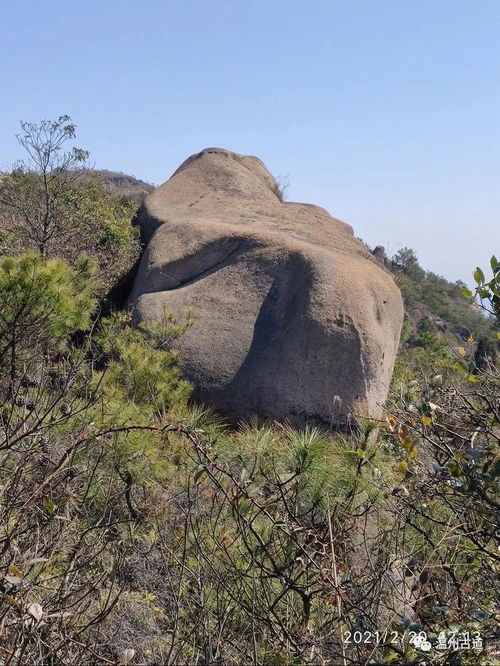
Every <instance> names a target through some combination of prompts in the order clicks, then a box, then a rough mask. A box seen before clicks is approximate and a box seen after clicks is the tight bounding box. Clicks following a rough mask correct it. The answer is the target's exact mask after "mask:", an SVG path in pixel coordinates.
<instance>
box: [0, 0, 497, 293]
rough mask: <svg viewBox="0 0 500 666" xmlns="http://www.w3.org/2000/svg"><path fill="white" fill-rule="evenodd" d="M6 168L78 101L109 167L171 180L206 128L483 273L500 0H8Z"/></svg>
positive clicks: (382, 225)
mask: <svg viewBox="0 0 500 666" xmlns="http://www.w3.org/2000/svg"><path fill="white" fill-rule="evenodd" d="M0 9H1V10H2V12H1V15H2V29H1V32H0V85H1V90H2V93H3V94H2V98H3V99H2V101H1V106H0V109H1V111H0V112H1V123H0V170H1V169H6V168H8V167H9V166H10V165H11V163H12V162H13V161H14V160H15V159H16V158H18V157H19V156H20V152H19V147H18V146H17V144H16V141H15V138H14V135H15V133H16V132H17V130H18V123H19V120H31V121H38V120H40V119H42V118H55V117H57V116H59V115H61V114H65V113H67V114H69V115H70V116H71V117H72V118H73V120H74V121H75V122H76V124H77V126H78V137H77V139H78V140H77V144H78V145H80V146H82V147H85V148H87V149H88V150H90V151H91V157H92V160H93V162H94V163H95V165H96V166H97V167H99V168H110V169H117V170H120V171H124V172H126V173H131V174H134V175H136V176H137V177H140V178H143V179H145V180H149V181H151V182H154V183H157V184H159V183H161V182H163V181H164V180H166V179H167V178H168V177H169V176H170V175H171V173H172V172H173V171H174V170H175V168H176V167H177V166H178V165H179V163H180V162H181V161H182V160H183V159H185V158H186V157H187V156H188V155H190V154H192V153H193V152H197V151H199V150H201V149H202V148H204V147H207V146H214V145H215V146H223V147H226V148H229V149H231V150H235V151H238V152H242V153H249V154H254V155H258V156H259V157H261V158H262V159H263V160H264V161H265V162H266V164H267V165H268V167H269V168H270V169H271V170H272V171H273V172H274V173H275V174H276V175H281V176H286V175H288V178H289V182H290V187H289V190H288V196H289V198H290V199H292V200H298V201H308V202H312V203H316V204H318V205H322V206H324V207H326V208H327V209H328V210H329V211H330V212H331V213H332V214H333V215H335V216H336V217H339V218H341V219H344V220H345V221H347V222H349V223H350V224H352V225H353V227H354V229H355V233H356V235H358V236H361V237H362V238H364V239H365V240H366V241H367V242H368V243H369V244H371V245H372V246H373V245H376V244H383V245H385V246H386V247H387V248H388V250H389V252H394V251H396V250H397V249H398V248H400V247H402V246H405V245H406V246H409V247H412V248H413V249H414V250H415V251H416V252H417V254H418V256H419V258H420V262H421V264H422V265H423V266H424V267H425V268H427V269H429V270H433V271H435V272H437V273H440V274H443V275H445V276H446V277H448V278H449V279H452V280H456V279H459V278H462V279H465V280H467V281H469V278H470V273H471V270H472V268H473V267H474V266H476V265H477V264H481V265H486V263H487V261H488V259H489V256H490V255H491V254H492V253H493V252H496V254H497V255H500V222H499V220H500V188H499V182H498V181H499V162H500V133H499V130H500V113H499V110H500V77H499V73H500V70H499V65H500V2H499V1H498V0H479V1H478V2H473V1H472V0H453V1H451V0H349V1H348V0H343V1H337V0H310V2H308V3H306V2H303V1H300V2H299V1H295V0H288V1H286V2H285V1H284V0H267V1H263V0H205V1H202V0H183V1H178V0H163V1H160V0H149V1H148V0H144V1H143V2H137V1H135V2H130V1H128V0H121V1H120V2H118V1H116V0H100V1H97V0H86V1H85V2H78V3H77V2H72V3H68V2H60V1H58V0H46V1H45V2H39V1H32V0H31V1H29V0H25V1H24V2H23V3H17V6H16V5H15V4H14V3H12V2H9V3H7V2H6V0H0Z"/></svg>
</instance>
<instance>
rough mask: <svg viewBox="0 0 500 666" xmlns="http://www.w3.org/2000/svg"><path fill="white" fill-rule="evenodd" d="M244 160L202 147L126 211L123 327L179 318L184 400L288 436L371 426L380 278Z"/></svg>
mask: <svg viewBox="0 0 500 666" xmlns="http://www.w3.org/2000/svg"><path fill="white" fill-rule="evenodd" d="M275 185H276V184H275V181H274V179H273V177H272V176H271V174H270V173H269V172H268V170H267V169H266V167H265V166H264V164H263V163H262V162H261V161H260V160H259V159H257V158H256V157H247V156H243V155H239V154H237V153H232V152H230V151H227V150H223V149H220V148H209V149H206V150H204V151H202V152H201V153H199V154H197V155H193V156H192V157H190V158H188V159H187V160H186V161H185V162H184V163H183V164H182V165H181V166H180V167H179V168H178V169H177V171H176V172H175V173H174V175H173V176H172V177H171V178H170V180H168V181H167V182H166V183H165V184H163V185H161V186H160V187H159V188H157V189H156V190H155V191H154V192H152V193H151V194H150V195H149V196H148V197H147V198H146V200H145V202H144V203H143V205H142V207H141V209H140V210H139V213H138V223H139V224H140V226H141V230H142V234H143V238H144V240H145V241H146V242H147V247H146V250H145V252H144V255H143V257H142V261H141V264H140V267H139V271H138V274H137V277H136V280H135V285H134V288H133V291H132V294H131V296H130V299H129V307H130V309H131V310H132V313H133V316H134V319H135V321H141V320H154V319H157V318H159V317H161V316H162V314H163V312H165V311H167V312H170V311H174V312H177V313H182V312H183V311H185V310H186V309H188V308H189V309H191V310H192V311H193V314H194V318H195V322H194V325H193V326H192V327H191V328H190V329H189V330H188V332H187V333H186V334H185V336H184V337H183V338H182V339H181V340H180V341H179V346H180V349H181V351H182V354H183V358H184V370H185V375H186V377H187V379H189V380H190V381H191V382H192V383H193V384H194V386H195V387H196V388H195V393H194V397H195V399H197V400H200V401H202V402H204V403H205V404H208V405H213V406H215V407H216V408H218V409H219V410H221V411H222V412H224V413H226V414H228V415H229V416H231V417H247V416H250V415H251V414H254V413H256V414H260V415H262V416H265V417H268V418H269V417H270V418H274V419H288V420H289V421H290V422H292V423H294V424H300V423H303V422H304V421H306V420H307V419H314V420H320V421H327V422H336V421H337V419H338V418H339V417H341V416H342V415H346V414H348V413H364V414H369V415H372V416H377V415H379V414H380V410H381V405H382V404H383V402H384V400H385V398H386V396H387V391H388V387H389V382H390V379H391V374H392V370H393V364H394V359H395V356H396V351H397V347H398V342H399V335H400V330H401V325H402V321H403V304H402V299H401V294H400V292H399V289H398V288H397V286H396V285H395V283H394V281H393V279H392V276H391V275H390V273H389V272H388V271H386V270H385V269H384V267H383V266H381V265H380V264H379V263H378V262H376V261H375V260H374V259H373V257H372V256H371V254H370V251H369V250H368V248H367V247H366V246H365V245H364V244H363V243H361V242H360V241H359V240H357V239H356V238H354V236H353V232H352V228H351V227H350V226H349V225H347V224H345V223H344V222H341V221H340V220H336V219H335V218H333V217H331V216H330V215H329V214H328V212H327V211H326V210H324V209H323V208H319V207H318V206H313V205H309V204H299V203H289V202H282V201H281V200H280V198H279V196H278V195H277V194H276V186H275Z"/></svg>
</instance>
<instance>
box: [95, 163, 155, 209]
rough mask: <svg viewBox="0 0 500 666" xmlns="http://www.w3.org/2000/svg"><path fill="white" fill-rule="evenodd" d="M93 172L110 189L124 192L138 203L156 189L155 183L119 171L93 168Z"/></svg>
mask: <svg viewBox="0 0 500 666" xmlns="http://www.w3.org/2000/svg"><path fill="white" fill-rule="evenodd" d="M91 173H93V174H95V175H97V176H98V177H99V178H100V180H101V182H102V184H103V185H104V187H105V188H106V189H108V190H109V191H111V192H113V193H117V194H123V196H126V197H129V198H130V199H133V200H134V201H137V203H142V202H143V201H144V199H145V198H146V197H147V195H148V194H149V193H150V192H152V191H153V190H154V189H155V188H154V185H151V184H150V183H146V182H144V181H143V180H139V179H138V178H135V177H134V176H128V175H127V174H125V173H121V172H119V171H108V170H107V169H96V170H92V172H91Z"/></svg>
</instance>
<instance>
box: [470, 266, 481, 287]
mask: <svg viewBox="0 0 500 666" xmlns="http://www.w3.org/2000/svg"><path fill="white" fill-rule="evenodd" d="M472 276H473V278H474V280H475V281H476V282H477V284H483V283H484V273H483V271H482V270H481V269H480V268H479V266H478V267H477V268H476V270H475V271H474V273H473V275H472Z"/></svg>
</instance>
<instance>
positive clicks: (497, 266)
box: [490, 255, 500, 275]
mask: <svg viewBox="0 0 500 666" xmlns="http://www.w3.org/2000/svg"><path fill="white" fill-rule="evenodd" d="M490 265H491V270H492V271H493V275H495V273H497V272H498V271H500V262H499V261H498V259H497V258H496V257H495V255H493V256H492V257H491V259H490Z"/></svg>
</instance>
